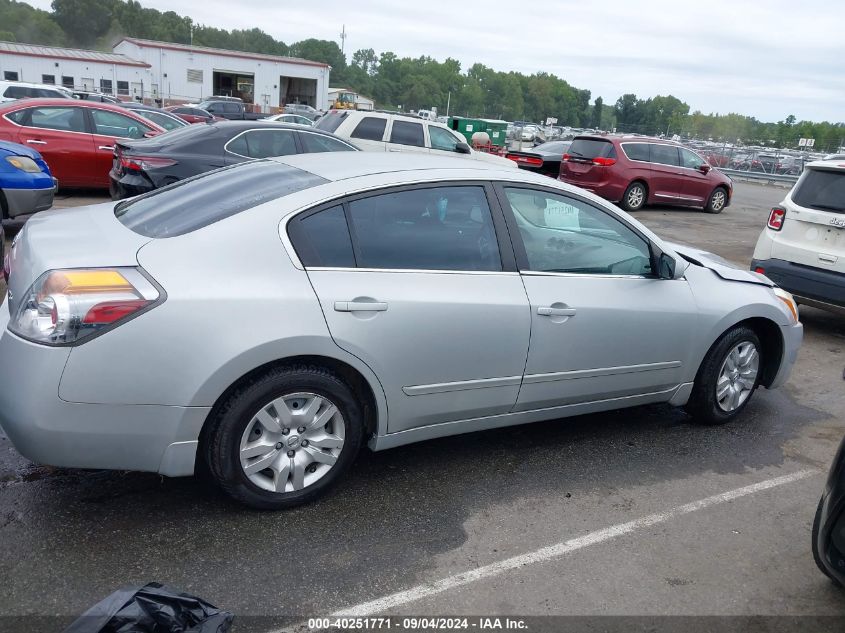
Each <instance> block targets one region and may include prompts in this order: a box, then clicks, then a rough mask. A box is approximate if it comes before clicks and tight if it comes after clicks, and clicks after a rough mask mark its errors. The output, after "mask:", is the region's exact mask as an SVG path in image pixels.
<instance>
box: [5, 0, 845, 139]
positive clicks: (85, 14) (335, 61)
mask: <svg viewBox="0 0 845 633" xmlns="http://www.w3.org/2000/svg"><path fill="white" fill-rule="evenodd" d="M121 36H130V37H139V38H146V39H152V40H161V41H166V42H179V43H183V44H188V43H191V42H193V43H194V44H195V45H199V46H211V47H215V48H224V49H229V50H241V51H250V52H255V53H268V54H273V55H287V56H292V57H301V58H304V59H310V60H313V61H320V62H324V63H327V64H329V65H331V67H332V75H331V81H332V85H334V86H342V87H347V88H351V89H353V90H356V91H358V92H360V93H361V94H364V95H367V96H370V97H372V98H373V99H375V101H376V103H377V104H378V105H379V106H380V107H385V108H398V107H400V106H401V107H402V108H403V109H405V110H411V109H419V108H431V107H432V106H434V107H437V109H438V111H439V112H441V113H445V112H446V110H447V107H448V109H449V112H450V113H451V114H461V115H469V116H481V117H490V118H500V119H506V120H526V121H536V122H539V121H541V120H544V119H546V118H547V117H554V118H556V119H557V120H558V125H569V126H573V127H592V128H595V129H602V130H611V129H616V130H617V131H620V132H635V133H640V134H665V135H670V136H671V135H674V134H679V135H681V136H684V137H687V136H692V137H696V138H712V139H713V140H717V141H724V142H731V143H734V142H736V141H738V140H739V141H741V142H743V143H751V144H762V145H778V146H781V147H790V146H797V143H798V139H799V138H801V137H808V138H815V139H816V147H817V148H819V149H830V148H834V149H835V148H836V147H838V146H839V145H841V144H843V137H845V124H843V123H841V122H839V123H829V122H812V121H800V122H799V121H796V120H795V117H794V116H791V115H790V116H788V117H785V118H784V120H782V121H778V122H776V123H765V122H762V121H758V120H757V119H755V118H754V117H748V116H743V115H740V114H734V113H730V114H724V115H722V114H712V113H711V114H703V113H702V112H699V111H695V112H692V113H690V107H689V105H688V104H686V103H684V102H683V101H681V100H680V99H678V98H676V97H674V96H672V95H667V96H660V95H658V96H655V97H649V98H645V99H641V98H638V97H637V96H636V95H634V94H625V95H622V96H621V97H619V99H618V100H617V101H616V103H615V104H612V105H609V104H605V103H604V102H603V100H602V99H601V97H597V98H596V99H595V101H594V102H592V103H591V94H590V91H589V90H583V89H579V88H576V87H575V86H572V85H570V84H569V83H567V82H566V81H565V80H564V79H562V78H560V77H557V76H555V75H553V74H549V73H545V72H537V73H534V74H531V75H524V74H522V73H516V72H501V71H496V70H494V69H492V68H488V67H486V66H484V65H483V64H473V65H472V66H470V67H469V68H467V69H465V70H464V69H462V67H461V63H460V62H459V61H457V60H455V59H451V58H446V59H445V60H444V61H438V60H436V59H434V58H432V57H428V56H423V57H418V58H410V57H399V56H397V55H396V54H395V53H393V52H389V51H387V52H381V53H377V52H376V51H375V50H373V49H371V48H368V49H361V50H358V51H355V52H354V53H353V54H352V56H351V58H350V59H349V61H347V59H346V58H345V56H344V55H343V53H342V52H341V50H340V47H339V46H338V45H337V43H336V42H333V41H328V40H319V39H313V38H309V39H305V40H301V41H298V42H293V43H290V44H286V43H285V42H282V41H280V40H277V39H275V38H274V37H273V36H271V35H269V34H268V33H265V32H264V31H262V30H261V29H259V28H253V29H245V30H241V29H233V30H230V31H229V30H226V29H219V28H215V27H210V26H205V25H202V24H195V23H194V22H193V20H191V18H189V17H187V16H182V15H179V14H178V13H176V12H174V11H164V12H162V11H159V10H157V9H150V8H144V7H142V6H141V4H140V3H139V2H137V0H54V1H53V3H52V11H43V10H40V9H35V8H34V7H32V6H30V5H28V4H26V3H24V2H18V1H16V0H0V39H2V40H7V41H18V42H27V43H31V44H47V45H53V46H76V47H81V48H94V49H99V50H110V49H111V46H112V44H113V43H115V42H116V41H117V40H118V39H119V38H120V37H121Z"/></svg>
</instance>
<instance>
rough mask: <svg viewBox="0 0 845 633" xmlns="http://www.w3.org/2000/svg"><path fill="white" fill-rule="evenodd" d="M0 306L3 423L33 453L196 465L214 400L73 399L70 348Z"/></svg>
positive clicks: (66, 461) (71, 460)
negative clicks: (32, 331)
mask: <svg viewBox="0 0 845 633" xmlns="http://www.w3.org/2000/svg"><path fill="white" fill-rule="evenodd" d="M8 320H9V310H8V307H7V306H6V305H5V304H4V305H0V426H2V427H3V430H4V431H5V432H6V434H7V435H8V436H9V439H10V440H11V442H12V444H13V445H14V446H15V448H16V449H17V450H18V451H19V452H20V453H21V454H22V455H23V456H24V457H26V458H27V459H30V460H32V461H35V462H38V463H41V464H49V465H51V466H61V467H67V468H97V469H101V468H103V469H111V470H141V471H151V472H159V473H161V474H163V475H169V476H182V475H191V474H192V473H193V472H194V459H195V456H196V449H197V440H198V438H199V431H200V429H201V428H202V425H203V423H204V421H205V418H206V417H207V415H208V412H209V411H210V408H208V407H172V406H157V405H138V406H130V405H104V404H85V403H70V402H66V401H64V400H62V399H61V398H59V396H58V391H59V381H60V379H61V375H62V371H63V369H64V366H65V363H66V361H67V358H68V355H69V354H70V348H67V347H64V348H62V347H48V346H45V345H38V344H35V343H30V342H28V341H25V340H23V339H21V338H18V337H17V336H15V335H14V334H12V333H10V332H9V331H8V330H7V329H6V327H7V322H8Z"/></svg>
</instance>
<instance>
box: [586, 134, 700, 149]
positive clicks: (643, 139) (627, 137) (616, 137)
mask: <svg viewBox="0 0 845 633" xmlns="http://www.w3.org/2000/svg"><path fill="white" fill-rule="evenodd" d="M584 139H586V140H591V141H606V142H608V143H613V142H614V141H615V142H617V143H630V142H637V143H662V144H664V145H675V146H677V147H685V146H684V145H683V144H682V143H678V142H677V141H673V140H672V139H669V138H657V137H656V136H640V135H638V134H578V135H577V136H575V138H573V139H572V140H573V141H578V140H584Z"/></svg>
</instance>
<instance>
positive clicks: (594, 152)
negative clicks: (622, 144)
mask: <svg viewBox="0 0 845 633" xmlns="http://www.w3.org/2000/svg"><path fill="white" fill-rule="evenodd" d="M567 153H568V154H570V155H572V156H575V157H576V158H589V159H593V158H615V157H616V149H614V147H613V143H611V142H610V141H603V140H599V139H592V138H576V139H575V140H574V141H572V145H570V146H569V152H567Z"/></svg>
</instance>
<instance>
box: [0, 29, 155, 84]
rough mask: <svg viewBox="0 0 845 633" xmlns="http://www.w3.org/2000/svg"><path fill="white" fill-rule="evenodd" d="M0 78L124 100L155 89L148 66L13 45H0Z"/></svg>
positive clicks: (113, 55)
mask: <svg viewBox="0 0 845 633" xmlns="http://www.w3.org/2000/svg"><path fill="white" fill-rule="evenodd" d="M0 76H2V77H3V79H5V80H7V81H28V82H30V83H38V84H58V85H63V86H66V87H68V88H76V89H77V90H85V91H87V92H105V93H108V94H117V95H123V96H126V97H140V96H141V91H142V89H143V90H145V91H146V92H147V93H148V94H146V95H145V96H149V91H150V90H157V89H158V88H157V86H152V85H151V83H150V65H149V64H147V63H144V62H141V61H137V60H135V59H130V58H129V57H127V56H125V55H120V54H116V53H102V52H100V51H84V50H79V49H75V48H58V47H55V46H36V45H33V44H18V43H16V42H0Z"/></svg>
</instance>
